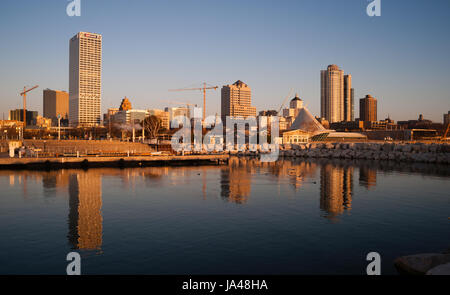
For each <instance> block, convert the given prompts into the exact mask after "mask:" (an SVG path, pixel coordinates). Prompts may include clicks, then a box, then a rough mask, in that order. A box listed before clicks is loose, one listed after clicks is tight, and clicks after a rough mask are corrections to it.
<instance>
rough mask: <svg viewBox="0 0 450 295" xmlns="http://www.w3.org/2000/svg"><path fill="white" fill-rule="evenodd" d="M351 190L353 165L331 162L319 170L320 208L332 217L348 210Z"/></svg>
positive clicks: (350, 201)
mask: <svg viewBox="0 0 450 295" xmlns="http://www.w3.org/2000/svg"><path fill="white" fill-rule="evenodd" d="M352 192H353V167H336V166H333V165H331V164H328V165H324V166H322V168H321V170H320V208H321V209H322V210H324V211H326V212H327V213H328V216H327V217H330V218H331V219H334V217H336V216H337V215H340V214H342V213H343V212H344V210H350V209H351V204H352Z"/></svg>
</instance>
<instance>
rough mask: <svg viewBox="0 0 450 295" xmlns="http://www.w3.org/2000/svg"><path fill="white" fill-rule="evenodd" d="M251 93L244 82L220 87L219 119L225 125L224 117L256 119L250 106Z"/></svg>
mask: <svg viewBox="0 0 450 295" xmlns="http://www.w3.org/2000/svg"><path fill="white" fill-rule="evenodd" d="M251 103H252V91H251V89H250V87H248V85H247V84H245V83H244V82H242V81H240V80H238V81H236V82H235V83H234V84H232V85H224V86H223V87H222V101H221V109H222V110H221V117H222V122H223V123H224V124H226V117H227V116H231V117H243V118H247V117H256V108H255V107H253V106H251Z"/></svg>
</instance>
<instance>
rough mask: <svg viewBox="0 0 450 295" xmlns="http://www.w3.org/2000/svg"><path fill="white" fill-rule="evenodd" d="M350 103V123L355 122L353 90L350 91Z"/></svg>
mask: <svg viewBox="0 0 450 295" xmlns="http://www.w3.org/2000/svg"><path fill="white" fill-rule="evenodd" d="M350 102H351V104H352V113H351V121H355V89H354V88H351V90H350Z"/></svg>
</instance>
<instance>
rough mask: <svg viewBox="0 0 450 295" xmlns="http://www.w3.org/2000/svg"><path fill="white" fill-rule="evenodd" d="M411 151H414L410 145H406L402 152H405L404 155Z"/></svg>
mask: <svg viewBox="0 0 450 295" xmlns="http://www.w3.org/2000/svg"><path fill="white" fill-rule="evenodd" d="M411 150H412V147H411V145H410V144H406V145H404V146H403V148H402V151H403V152H404V153H410V152H411Z"/></svg>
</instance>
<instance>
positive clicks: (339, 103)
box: [320, 65, 351, 123]
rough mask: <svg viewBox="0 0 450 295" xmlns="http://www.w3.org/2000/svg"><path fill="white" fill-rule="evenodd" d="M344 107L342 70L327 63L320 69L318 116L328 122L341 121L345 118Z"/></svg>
mask: <svg viewBox="0 0 450 295" xmlns="http://www.w3.org/2000/svg"><path fill="white" fill-rule="evenodd" d="M350 83H351V77H350ZM344 109H345V108H344V71H343V70H341V69H339V67H338V66H337V65H329V66H328V67H327V69H326V70H322V71H320V116H321V117H322V118H325V119H327V121H329V122H330V123H333V122H341V121H344V119H345V116H344V115H345V111H344Z"/></svg>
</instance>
